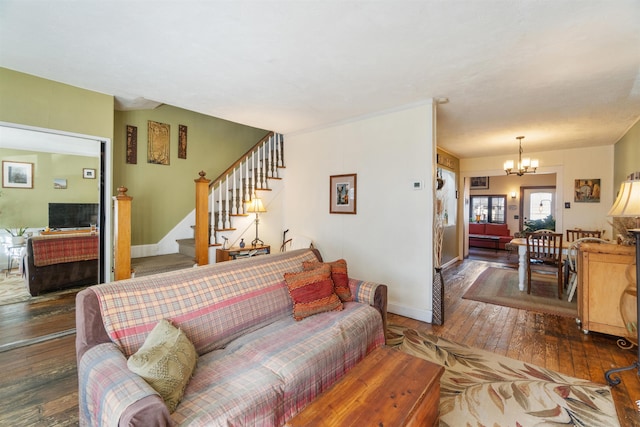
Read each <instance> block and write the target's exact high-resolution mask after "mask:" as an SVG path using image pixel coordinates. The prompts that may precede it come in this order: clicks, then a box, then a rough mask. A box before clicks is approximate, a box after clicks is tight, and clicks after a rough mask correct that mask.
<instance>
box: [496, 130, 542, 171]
mask: <svg viewBox="0 0 640 427" xmlns="http://www.w3.org/2000/svg"><path fill="white" fill-rule="evenodd" d="M516 139H517V140H518V147H519V149H518V167H517V169H514V168H513V160H507V161H506V162H504V171H505V172H506V173H507V175H518V176H522V175H524V174H525V173H536V169H538V159H533V160H531V159H530V158H528V157H525V158H524V159H523V158H522V140H523V139H524V136H517V137H516Z"/></svg>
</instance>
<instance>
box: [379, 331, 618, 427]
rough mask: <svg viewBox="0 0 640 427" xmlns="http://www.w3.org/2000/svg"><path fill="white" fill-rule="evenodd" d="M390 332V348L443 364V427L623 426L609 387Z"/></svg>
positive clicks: (431, 339)
mask: <svg viewBox="0 0 640 427" xmlns="http://www.w3.org/2000/svg"><path fill="white" fill-rule="evenodd" d="M388 333H389V339H388V340H387V343H388V344H389V345H394V346H395V347H396V348H397V349H399V350H400V351H403V352H405V353H408V354H411V355H413V356H417V357H420V358H422V359H426V360H428V361H430V362H433V363H437V364H439V365H441V366H444V368H445V372H444V374H443V376H442V378H441V380H440V427H459V426H492V427H501V426H504V427H506V426H542V425H544V426H560V425H562V426H580V427H602V426H609V427H615V426H619V425H620V423H619V422H618V417H617V415H616V409H615V405H614V403H613V399H612V398H611V391H610V389H609V387H608V386H605V385H602V384H597V383H593V382H590V381H587V380H581V379H578V378H573V377H569V376H566V375H563V374H560V373H558V372H554V371H551V370H549V369H544V368H541V367H538V366H535V365H531V364H528V363H524V362H520V361H518V360H514V359H510V358H507V357H504V356H501V355H498V354H494V353H491V352H488V351H484V350H479V349H473V348H471V347H467V346H464V345H460V344H457V343H454V342H453V341H449V340H446V339H444V338H440V337H437V336H435V335H432V334H428V333H426V332H422V331H416V330H414V329H408V328H404V327H400V326H395V325H389V327H388Z"/></svg>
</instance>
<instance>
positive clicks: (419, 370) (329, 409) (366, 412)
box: [286, 347, 444, 427]
mask: <svg viewBox="0 0 640 427" xmlns="http://www.w3.org/2000/svg"><path fill="white" fill-rule="evenodd" d="M443 372H444V368H443V367H442V366H440V365H436V364H435V363H431V362H427V361H426V360H423V359H420V358H418V357H414V356H410V355H408V354H406V353H403V352H401V351H397V350H393V349H392V348H390V347H380V348H378V349H376V350H374V351H373V352H371V353H370V354H369V355H368V356H367V357H365V358H364V360H363V361H362V362H360V363H359V364H358V365H356V366H355V367H354V368H353V369H352V370H351V371H349V372H348V373H347V374H346V375H345V376H344V377H343V378H342V379H340V381H338V382H337V383H336V384H334V385H333V386H332V387H331V388H330V389H329V390H327V391H325V392H324V393H323V394H321V395H320V396H319V397H318V398H317V399H316V400H314V401H313V402H311V403H310V404H309V405H307V406H306V407H305V408H304V409H303V410H302V411H301V412H299V413H298V414H297V415H296V416H295V417H293V418H292V419H291V420H290V421H289V422H288V423H287V424H286V425H287V426H290V427H302V426H305V427H310V426H326V427H344V426H354V427H356V426H357V427H360V426H384V427H399V426H420V427H425V426H437V425H438V421H439V404H440V377H441V376H442V374H443Z"/></svg>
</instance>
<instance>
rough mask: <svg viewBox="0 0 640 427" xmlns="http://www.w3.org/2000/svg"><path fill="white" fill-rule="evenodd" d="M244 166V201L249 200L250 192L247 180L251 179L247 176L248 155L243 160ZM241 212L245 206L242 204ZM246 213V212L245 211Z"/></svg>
mask: <svg viewBox="0 0 640 427" xmlns="http://www.w3.org/2000/svg"><path fill="white" fill-rule="evenodd" d="M244 167H245V174H244V175H245V178H246V179H245V180H244V186H245V191H244V201H245V202H248V201H249V200H251V193H250V192H249V181H250V180H251V178H250V177H249V157H247V158H246V159H245V161H244ZM242 210H243V212H244V211H245V207H244V206H243V209H242ZM245 213H246V212H245Z"/></svg>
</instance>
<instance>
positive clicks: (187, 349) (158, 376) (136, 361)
mask: <svg viewBox="0 0 640 427" xmlns="http://www.w3.org/2000/svg"><path fill="white" fill-rule="evenodd" d="M197 360H198V354H197V353H196V349H195V348H194V346H193V344H192V343H191V341H189V338H187V336H186V335H185V334H184V332H182V331H181V330H180V329H178V328H176V327H175V326H173V325H172V324H171V322H169V321H168V320H166V319H163V320H161V321H160V322H159V323H158V324H157V325H156V326H155V327H154V328H153V330H152V331H151V332H150V333H149V336H148V337H147V339H146V340H145V341H144V344H142V347H140V349H139V350H138V351H137V352H136V353H135V354H132V355H131V357H129V360H128V361H127V366H128V367H129V369H130V370H131V371H132V372H134V373H136V374H138V375H140V376H141V377H142V378H144V379H145V381H147V382H148V383H149V385H150V386H151V387H153V388H154V390H156V391H157V392H158V393H159V394H160V396H162V398H163V399H164V402H165V403H166V405H167V408H169V412H170V413H173V411H175V410H176V407H177V406H178V403H180V400H181V399H182V395H183V394H184V389H185V388H186V386H187V383H188V382H189V379H190V378H191V375H192V374H193V370H194V369H195V367H196V361H197Z"/></svg>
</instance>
